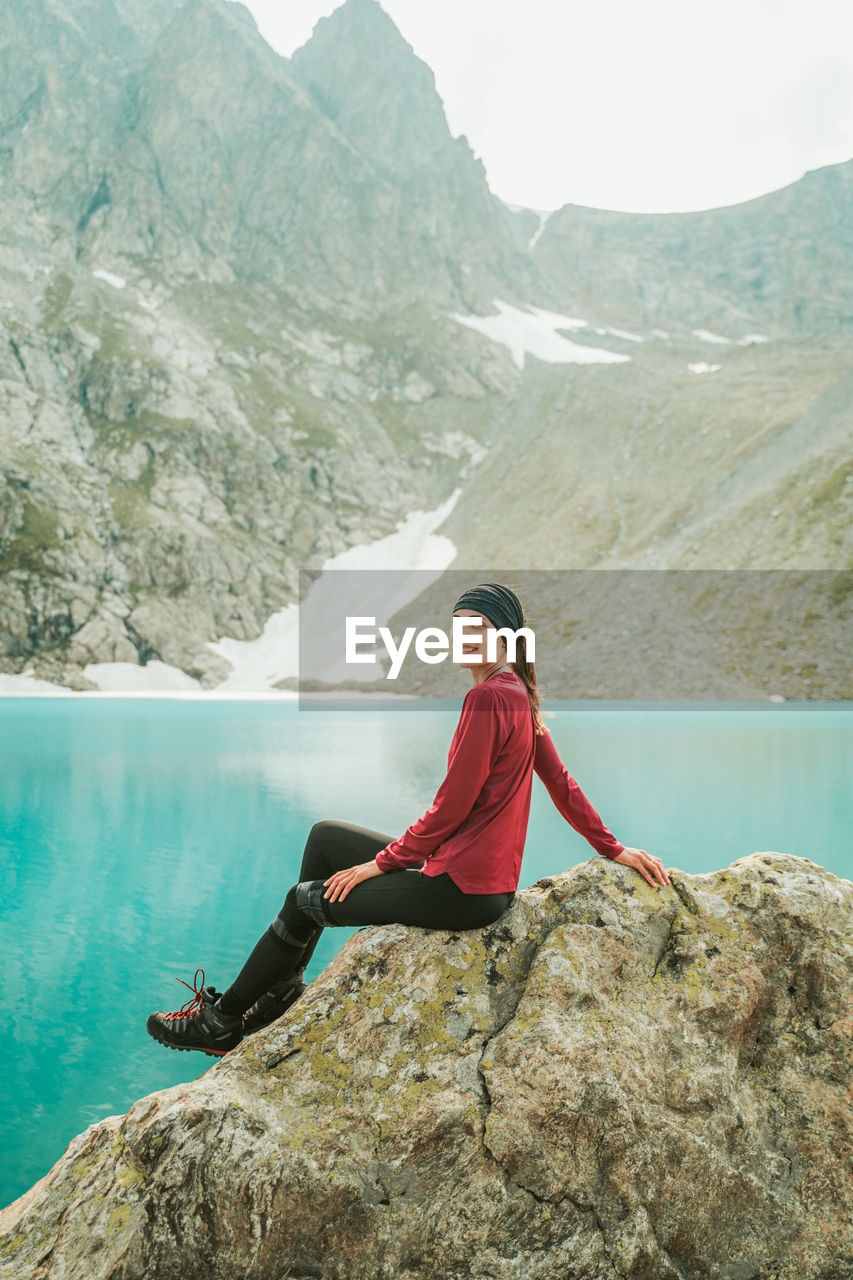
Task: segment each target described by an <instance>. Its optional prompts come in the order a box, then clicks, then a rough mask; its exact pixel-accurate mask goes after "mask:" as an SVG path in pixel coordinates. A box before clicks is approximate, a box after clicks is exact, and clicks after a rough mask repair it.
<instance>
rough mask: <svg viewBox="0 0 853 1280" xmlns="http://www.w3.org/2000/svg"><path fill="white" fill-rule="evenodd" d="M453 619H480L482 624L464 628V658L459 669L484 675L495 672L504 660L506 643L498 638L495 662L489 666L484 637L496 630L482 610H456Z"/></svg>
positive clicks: (501, 637) (501, 638)
mask: <svg viewBox="0 0 853 1280" xmlns="http://www.w3.org/2000/svg"><path fill="white" fill-rule="evenodd" d="M453 617H454V618H482V622H480V623H479V624H478V625H477V626H471V625H469V626H466V628H465V635H466V639H465V643H464V645H463V646H462V652H463V654H464V655H465V656H464V657H463V659H462V661H461V662H460V663H459V666H460V667H465V668H467V669H468V670H473V671H482V672H483V673H484V674H488V673H489V672H491V671H496V670H497V669H498V667H500V666H502V665H503V661H504V658H505V657H506V642H505V640H504V638H503V636H498V643H497V646H496V648H495V660H494V662H492V663H491V664H490V663H489V654H488V650H487V648H486V636H487V635H488V633H489V632H490V631H496V630H497V628H496V627H495V625H494V623H492V622H490V621H489V619H488V618H487V617H486V615H485V614H484V613H483V612H482V610H479V609H457V610H456V611H455V612H454V614H453ZM478 654H479V655H480V657H479V660H478V658H477V655H478Z"/></svg>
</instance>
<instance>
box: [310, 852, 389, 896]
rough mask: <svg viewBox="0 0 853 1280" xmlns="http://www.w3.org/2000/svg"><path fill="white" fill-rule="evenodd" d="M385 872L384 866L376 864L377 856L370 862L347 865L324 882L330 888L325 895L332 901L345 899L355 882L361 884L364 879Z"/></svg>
mask: <svg viewBox="0 0 853 1280" xmlns="http://www.w3.org/2000/svg"><path fill="white" fill-rule="evenodd" d="M384 874H385V873H384V872H383V870H382V868H381V867H378V866H377V865H376V859H375V858H371V860H370V862H358V863H356V865H355V866H354V867H345V868H344V870H343V871H336V872H335V874H334V875H333V876H330V877H329V879H328V880H325V881H324V882H323V883H324V884H326V885H328V889H327V891H326V892H325V893H324V894H323V897H324V898H328V899H329V901H330V902H337V900H338V898H340V899H342V900H343V899H344V898H345V897H346V896H347V894H348V893H349V891H350V889H351V888H352V887H353V885H354V884H360V883H361V881H362V880H370V879H371V878H372V877H373V876H381V875H384Z"/></svg>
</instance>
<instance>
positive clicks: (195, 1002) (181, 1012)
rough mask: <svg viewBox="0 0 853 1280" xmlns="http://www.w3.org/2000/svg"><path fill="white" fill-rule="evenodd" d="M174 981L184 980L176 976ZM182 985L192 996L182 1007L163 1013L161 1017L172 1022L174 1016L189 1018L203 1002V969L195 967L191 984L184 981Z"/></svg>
mask: <svg viewBox="0 0 853 1280" xmlns="http://www.w3.org/2000/svg"><path fill="white" fill-rule="evenodd" d="M199 974H201V982H199V980H198V975H199ZM175 981H176V982H184V980H183V978H176V979H175ZM184 986H185V987H186V988H187V989H188V990H189V991H192V993H193V998H192V999H191V1000H188V1001H187V1002H186V1004H185V1005H183V1006H182V1008H180V1009H176V1010H175V1012H174V1013H164V1014H163V1017H164V1018H166V1019H167V1020H168V1021H169V1022H173V1021H174V1020H175V1019H176V1018H191V1017H192V1016H193V1014H195V1013H198V1011H199V1009H200V1008H201V1007H202V1005H203V1004H204V996H203V994H202V992H203V989H204V969H196V971H195V976H194V977H193V985H192V986H190V984H189V983H188V982H184Z"/></svg>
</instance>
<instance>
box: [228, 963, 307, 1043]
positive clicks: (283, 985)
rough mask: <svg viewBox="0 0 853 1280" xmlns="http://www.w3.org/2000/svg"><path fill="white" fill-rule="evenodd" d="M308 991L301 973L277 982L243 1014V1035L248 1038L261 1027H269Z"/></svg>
mask: <svg viewBox="0 0 853 1280" xmlns="http://www.w3.org/2000/svg"><path fill="white" fill-rule="evenodd" d="M307 990H308V986H307V984H306V983H304V982H303V981H302V974H301V973H294V974H292V975H291V976H290V977H289V978H283V979H282V981H281V982H277V983H276V985H275V986H274V987H272V988H271V989H270V990H269V991H267V993H266V994H265V995H262V996H261V998H260V1000H256V1001H255V1003H254V1004H253V1005H252V1007H251V1009H248V1010H247V1011H246V1012H245V1013H244V1014H243V1035H244V1036H248V1035H251V1034H252V1032H253V1031H260V1029H261V1027H268V1026H269V1024H270V1023H271V1022H275V1020H276V1018H280V1017H281V1015H282V1014H283V1013H284V1011H285V1009H289V1008H290V1006H291V1005H292V1004H293V1003H294V1001H296V1000H298V999H299V997H300V996H301V995H302V992H303V991H307Z"/></svg>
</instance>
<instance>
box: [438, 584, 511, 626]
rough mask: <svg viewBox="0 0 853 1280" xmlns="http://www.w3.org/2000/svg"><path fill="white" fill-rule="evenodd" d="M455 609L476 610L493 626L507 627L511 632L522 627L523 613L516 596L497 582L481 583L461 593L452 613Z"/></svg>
mask: <svg viewBox="0 0 853 1280" xmlns="http://www.w3.org/2000/svg"><path fill="white" fill-rule="evenodd" d="M457 609H476V610H477V612H478V613H481V614H485V616H486V617H487V618H488V620H489V622H491V623H492V624H493V625H494V626H496V627H509V628H510V630H511V631H518V629H519V627H522V626H523V625H524V611H523V609H522V607H521V601H520V600H519V598H518V596H517V595H516V594H515V592H514V591H510V589H509V587H502V586H501V585H500V584H499V583H497V582H481V583H480V585H479V586H478V587H471V588H470V590H468V591H463V592H462V595H461V596H460V597H459V599H458V600H457V601H456V604H455V605H454V606H453V612H454V613H455V612H456V610H457Z"/></svg>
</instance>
